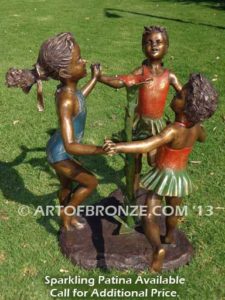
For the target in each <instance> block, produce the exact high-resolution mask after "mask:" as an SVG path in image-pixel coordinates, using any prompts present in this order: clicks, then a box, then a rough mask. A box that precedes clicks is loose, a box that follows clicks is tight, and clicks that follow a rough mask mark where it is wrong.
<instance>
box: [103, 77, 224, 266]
mask: <svg viewBox="0 0 225 300" xmlns="http://www.w3.org/2000/svg"><path fill="white" fill-rule="evenodd" d="M217 99H218V95H217V93H216V91H215V90H214V88H213V87H212V85H211V84H210V82H209V81H208V80H207V79H206V78H204V77H203V76H202V75H201V74H192V75H191V76H190V78H189V81H188V82H187V83H186V84H185V85H184V86H183V88H182V90H181V91H180V92H178V93H177V95H176V96H175V97H174V98H173V100H172V102H171V108H172V109H173V111H174V113H175V121H174V123H172V124H170V125H168V126H167V127H166V128H165V129H164V130H163V131H162V132H161V133H159V134H158V135H156V136H154V137H151V138H148V139H146V140H142V141H136V142H130V143H118V144H115V143H113V142H111V141H107V142H106V143H105V145H104V149H105V150H106V151H107V152H108V153H109V154H115V153H146V152H149V151H152V150H154V149H158V151H157V154H156V166H155V168H154V169H153V170H150V172H149V173H148V174H147V175H146V176H145V177H144V178H143V180H142V184H143V186H144V187H145V188H147V189H148V190H149V194H148V197H147V200H146V204H147V207H148V214H147V216H146V217H143V227H144V232H145V235H146V237H147V239H148V240H149V242H150V243H151V245H152V247H153V261H152V263H151V267H150V268H151V270H152V271H156V272H159V271H161V269H162V264H163V260H164V257H165V249H164V248H163V246H162V243H167V244H173V243H175V242H176V241H175V240H174V236H173V233H174V229H175V227H176V225H177V221H178V216H177V215H176V207H177V206H179V205H180V204H181V198H182V197H184V196H186V195H189V194H190V193H191V191H192V183H191V180H190V178H189V176H188V174H187V173H186V165H187V161H188V156H189V154H190V152H191V150H192V148H193V146H194V144H195V142H196V141H199V142H203V141H204V140H205V132H204V129H203V127H202V125H201V122H202V121H204V120H205V119H208V118H209V117H211V116H212V115H213V113H214V112H215V110H216V108H217ZM163 197H165V199H166V203H167V204H168V205H169V206H170V208H171V209H173V214H171V215H170V216H167V217H166V235H165V237H164V238H163V240H162V241H161V239H160V229H159V226H158V224H157V217H156V215H155V208H156V207H157V206H161V200H162V199H163Z"/></svg>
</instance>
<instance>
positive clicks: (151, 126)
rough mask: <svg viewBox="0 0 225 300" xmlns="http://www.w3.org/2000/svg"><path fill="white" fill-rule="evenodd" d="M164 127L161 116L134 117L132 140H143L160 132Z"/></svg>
mask: <svg viewBox="0 0 225 300" xmlns="http://www.w3.org/2000/svg"><path fill="white" fill-rule="evenodd" d="M164 128H165V122H164V120H163V118H160V119H151V118H147V117H136V119H135V121H134V126H133V140H134V141H137V140H144V139H147V138H149V137H151V136H153V135H156V134H158V133H160V132H161V131H162V130H163V129H164Z"/></svg>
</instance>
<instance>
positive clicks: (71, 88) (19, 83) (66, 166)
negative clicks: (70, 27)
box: [6, 32, 104, 230]
mask: <svg viewBox="0 0 225 300" xmlns="http://www.w3.org/2000/svg"><path fill="white" fill-rule="evenodd" d="M86 75H87V72H86V61H85V60H84V59H83V58H81V54H80V47H79V45H78V43H77V42H76V41H75V39H74V37H73V36H72V34H71V33H68V32H66V33H60V34H58V35H56V36H54V37H52V38H50V39H48V40H47V41H45V42H44V43H43V44H42V46H41V48H40V51H39V56H38V59H37V63H36V64H35V67H34V69H32V70H30V71H29V70H17V69H9V71H8V73H7V75H6V80H7V84H8V86H9V87H12V86H14V87H21V88H22V89H23V91H24V92H29V90H30V89H31V87H32V85H33V84H34V83H37V86H38V93H37V95H38V108H39V110H43V104H44V102H43V96H42V84H41V80H47V79H49V78H52V79H55V80H59V81H60V85H59V86H58V87H57V90H56V94H55V103H56V110H57V115H58V119H59V127H60V129H59V130H57V131H56V132H55V134H54V135H53V136H52V137H51V138H50V140H49V141H48V144H47V158H48V162H49V163H50V164H51V166H52V167H53V168H54V169H55V171H56V174H57V175H58V178H59V181H60V184H61V189H60V191H59V200H60V205H61V206H62V207H63V208H62V209H61V219H62V222H63V225H64V227H65V229H66V230H70V229H71V228H72V227H71V226H77V227H78V228H82V227H83V224H82V223H80V222H79V221H78V220H77V218H76V217H74V216H73V211H74V208H75V207H77V206H78V205H79V204H80V203H81V202H83V201H84V200H85V199H86V198H87V197H88V196H89V195H90V194H91V193H92V192H93V191H94V189H95V188H96V186H97V184H98V182H97V179H96V177H95V176H94V175H93V174H92V173H90V172H89V171H87V170H86V169H85V168H84V167H83V166H81V165H80V163H79V162H77V161H76V160H74V159H73V158H72V156H71V155H93V154H102V153H104V151H103V150H102V147H97V146H94V145H83V144H81V139H82V136H83V133H84V127H85V119H86V104H85V98H86V97H87V96H88V95H89V93H90V92H91V91H92V89H93V88H94V86H95V84H96V82H97V78H98V76H99V65H98V64H96V65H93V66H92V78H91V80H90V81H89V82H88V83H87V84H86V85H85V86H84V87H82V88H81V89H80V90H78V89H77V84H78V82H79V80H80V79H81V78H83V77H85V76H86ZM73 182H76V183H78V187H77V188H76V190H75V191H73V190H72V183H73ZM67 206H68V207H67Z"/></svg>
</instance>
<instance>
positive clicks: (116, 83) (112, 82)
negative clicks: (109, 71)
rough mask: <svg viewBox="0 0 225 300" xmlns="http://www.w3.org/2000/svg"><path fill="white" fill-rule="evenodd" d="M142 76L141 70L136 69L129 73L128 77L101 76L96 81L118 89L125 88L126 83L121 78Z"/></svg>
mask: <svg viewBox="0 0 225 300" xmlns="http://www.w3.org/2000/svg"><path fill="white" fill-rule="evenodd" d="M141 74H142V68H140V67H139V68H137V69H135V70H134V71H133V72H131V73H130V74H128V75H125V76H117V75H115V76H106V75H101V76H100V77H99V79H98V81H99V82H101V83H104V84H106V85H108V86H110V87H113V88H115V89H120V88H122V87H125V86H127V84H126V82H125V81H124V80H123V77H129V76H131V77H132V76H133V75H134V76H135V75H141Z"/></svg>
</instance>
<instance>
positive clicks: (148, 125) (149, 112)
mask: <svg viewBox="0 0 225 300" xmlns="http://www.w3.org/2000/svg"><path fill="white" fill-rule="evenodd" d="M168 47H169V37H168V34H167V31H166V29H165V28H163V27H159V26H150V27H144V32H143V35H142V51H143V53H144V55H145V56H146V59H145V60H144V61H143V62H142V64H141V66H140V67H138V68H136V69H135V70H134V71H133V72H132V73H131V74H129V75H124V76H114V77H113V76H111V77H110V76H104V75H101V76H100V77H99V79H98V80H99V81H100V82H102V83H104V84H106V85H108V86H111V87H113V88H121V87H124V86H130V85H132V83H133V82H135V81H136V80H137V79H138V78H139V77H138V76H140V75H142V76H144V77H145V78H151V80H149V81H148V82H147V83H145V84H142V85H140V87H139V95H138V104H137V107H136V117H135V121H134V130H133V140H140V139H146V138H148V137H151V136H153V135H156V134H158V133H159V132H160V131H162V129H163V128H164V127H165V125H164V122H163V114H164V109H165V105H166V98H167V95H168V91H169V87H170V85H171V86H172V87H173V88H174V89H175V91H176V92H179V91H180V90H181V89H182V86H181V84H180V83H179V81H178V79H177V77H176V76H175V74H174V73H172V72H171V71H169V70H168V69H165V68H164V67H163V62H162V60H163V58H164V56H165V54H166V53H167V50H168ZM154 156H155V151H152V152H150V153H148V154H147V159H148V163H149V165H153V164H154ZM141 168H142V154H138V155H137V156H136V159H135V176H134V178H135V179H134V192H135V191H136V190H137V189H138V188H139V181H140V173H141Z"/></svg>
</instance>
